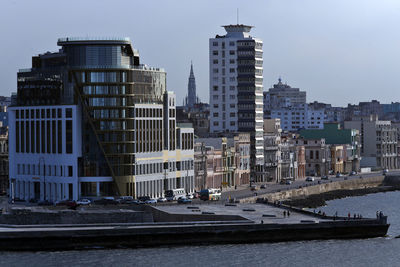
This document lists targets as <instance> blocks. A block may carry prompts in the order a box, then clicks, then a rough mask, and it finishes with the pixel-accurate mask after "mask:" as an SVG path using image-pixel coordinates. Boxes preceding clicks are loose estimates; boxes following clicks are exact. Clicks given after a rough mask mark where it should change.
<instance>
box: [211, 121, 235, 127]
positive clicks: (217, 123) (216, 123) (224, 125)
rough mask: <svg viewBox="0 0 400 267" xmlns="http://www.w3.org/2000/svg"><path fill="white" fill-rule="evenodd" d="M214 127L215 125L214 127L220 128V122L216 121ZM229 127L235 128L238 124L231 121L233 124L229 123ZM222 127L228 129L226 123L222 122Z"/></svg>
mask: <svg viewBox="0 0 400 267" xmlns="http://www.w3.org/2000/svg"><path fill="white" fill-rule="evenodd" d="M213 125H214V126H219V122H218V121H214V123H213ZM229 125H230V126H235V125H236V122H235V121H231V122H229ZM222 127H223V128H225V127H226V123H225V122H222Z"/></svg>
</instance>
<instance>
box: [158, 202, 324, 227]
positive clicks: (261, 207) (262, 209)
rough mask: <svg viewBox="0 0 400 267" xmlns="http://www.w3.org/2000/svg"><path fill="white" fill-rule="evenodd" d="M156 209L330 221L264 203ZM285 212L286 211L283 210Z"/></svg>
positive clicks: (274, 220) (268, 219) (289, 220)
mask: <svg viewBox="0 0 400 267" xmlns="http://www.w3.org/2000/svg"><path fill="white" fill-rule="evenodd" d="M188 207H198V209H189V208H188ZM157 208H158V209H160V210H162V211H165V212H168V213H175V214H201V213H202V212H210V213H214V214H216V215H239V216H242V217H244V218H246V219H249V220H251V221H254V222H255V223H261V221H263V222H264V223H282V224H283V223H284V224H287V223H300V222H301V221H302V220H306V221H310V220H311V221H315V222H319V221H330V220H326V219H321V218H318V217H314V216H309V215H306V214H303V213H297V212H290V216H287V215H286V216H285V215H284V211H285V210H284V209H282V208H278V207H274V206H270V205H265V204H236V206H225V205H222V204H216V203H214V204H200V205H199V204H197V203H196V204H194V203H193V204H189V205H174V206H157ZM285 212H286V211H285Z"/></svg>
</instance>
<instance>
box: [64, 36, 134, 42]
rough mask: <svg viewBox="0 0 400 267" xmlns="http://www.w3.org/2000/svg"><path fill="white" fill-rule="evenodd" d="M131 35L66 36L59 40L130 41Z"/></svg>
mask: <svg viewBox="0 0 400 267" xmlns="http://www.w3.org/2000/svg"><path fill="white" fill-rule="evenodd" d="M130 40H131V39H130V38H129V37H64V38H58V42H69V41H72V42H74V41H125V42H129V41H130Z"/></svg>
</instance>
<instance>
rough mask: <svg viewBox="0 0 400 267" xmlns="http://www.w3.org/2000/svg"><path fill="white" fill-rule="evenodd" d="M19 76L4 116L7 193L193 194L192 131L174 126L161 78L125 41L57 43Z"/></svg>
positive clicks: (46, 196)
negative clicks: (6, 119) (6, 122)
mask: <svg viewBox="0 0 400 267" xmlns="http://www.w3.org/2000/svg"><path fill="white" fill-rule="evenodd" d="M57 44H58V45H59V46H61V49H60V50H59V51H58V52H55V53H50V52H47V53H45V54H41V55H38V56H34V57H32V68H31V69H23V70H20V71H19V72H18V94H17V95H16V96H15V97H14V98H13V102H12V106H11V107H10V109H9V113H10V117H9V118H10V140H9V143H10V148H11V149H10V175H9V177H10V190H11V197H15V198H20V199H23V200H31V199H35V200H51V201H57V200H63V199H73V200H76V199H79V198H81V197H99V196H109V195H130V196H134V197H139V196H145V195H148V196H151V197H157V196H161V195H163V193H164V190H166V189H172V188H181V187H183V188H186V189H187V191H189V192H192V191H193V189H194V173H193V160H194V155H193V143H194V134H193V129H192V128H179V127H177V124H176V110H175V106H176V99H175V95H174V94H173V93H171V92H167V91H166V73H165V72H164V71H163V70H162V69H157V68H149V67H147V66H145V65H141V64H140V62H139V54H138V52H137V51H136V50H135V49H133V47H132V44H131V42H130V40H129V39H128V38H61V39H59V40H58V43H57Z"/></svg>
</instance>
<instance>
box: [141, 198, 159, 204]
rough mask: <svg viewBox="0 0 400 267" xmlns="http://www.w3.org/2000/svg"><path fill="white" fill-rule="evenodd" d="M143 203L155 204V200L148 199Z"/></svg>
mask: <svg viewBox="0 0 400 267" xmlns="http://www.w3.org/2000/svg"><path fill="white" fill-rule="evenodd" d="M144 203H146V204H156V203H157V200H156V199H154V198H150V199H148V200H146V201H145V202H144Z"/></svg>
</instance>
